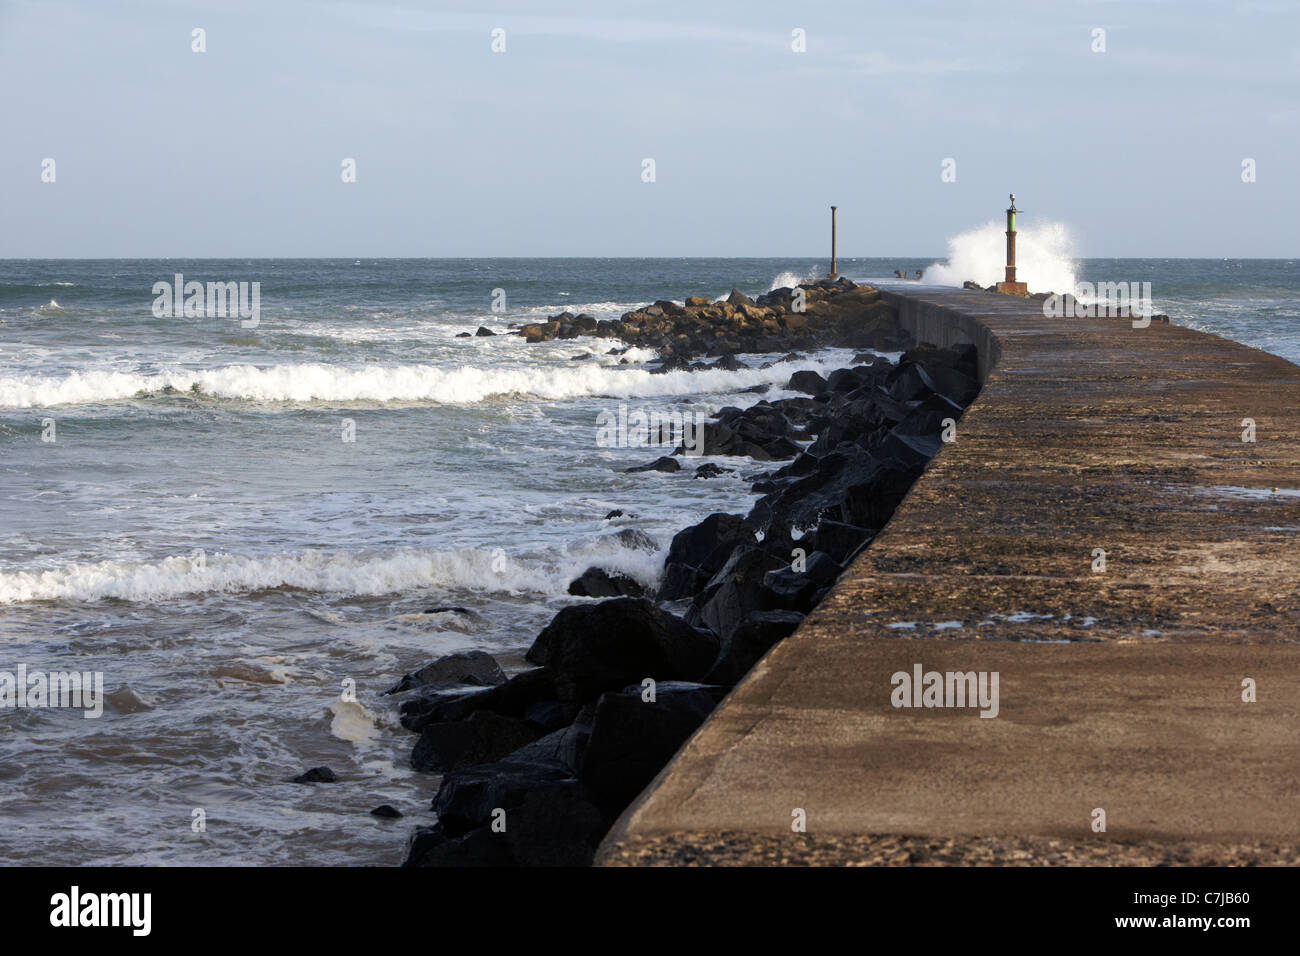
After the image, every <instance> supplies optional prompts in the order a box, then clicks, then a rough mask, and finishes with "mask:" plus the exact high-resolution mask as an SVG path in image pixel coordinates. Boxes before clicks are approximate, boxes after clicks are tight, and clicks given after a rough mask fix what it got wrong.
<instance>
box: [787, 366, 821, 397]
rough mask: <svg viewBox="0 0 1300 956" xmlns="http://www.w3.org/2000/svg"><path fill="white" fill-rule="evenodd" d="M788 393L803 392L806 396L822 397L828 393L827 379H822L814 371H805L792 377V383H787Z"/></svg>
mask: <svg viewBox="0 0 1300 956" xmlns="http://www.w3.org/2000/svg"><path fill="white" fill-rule="evenodd" d="M785 387H786V390H787V391H790V392H803V393H804V394H805V395H820V394H821V393H822V392H824V391H826V379H824V378H822V377H821V376H820V375H818V374H817V373H816V372H814V371H813V370H812V369H805V370H803V371H802V372H795V373H794V374H793V375H791V376H790V381H788V382H786V383H785Z"/></svg>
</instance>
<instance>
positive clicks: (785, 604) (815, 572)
mask: <svg viewBox="0 0 1300 956" xmlns="http://www.w3.org/2000/svg"><path fill="white" fill-rule="evenodd" d="M799 567H801V568H802V570H797V569H796V568H795V567H791V566H788V565H787V566H785V567H782V568H778V569H777V570H775V571H769V572H768V573H767V574H766V575H765V576H764V578H763V587H764V588H765V589H766V591H767V594H766V595H765V597H766V598H767V600H768V601H769V602H770V604H769V608H770V609H773V610H775V609H783V610H792V611H799V612H801V613H804V614H807V613H808V612H809V611H811V610H812V609H813V596H814V595H815V594H817V593H818V592H820V591H821V590H822V589H823V588H826V587H829V586H830V585H831V584H834V583H835V579H836V578H838V577H839V576H840V572H841V571H842V570H844V569H843V568H841V567H840V565H839V564H838V563H837V562H836V561H835V559H834V558H832V557H831V556H830V555H829V554H826V553H825V552H824V551H814V552H813V553H812V554H809V555H807V556H806V557H805V558H804V559H803V561H802V562H800V565H799Z"/></svg>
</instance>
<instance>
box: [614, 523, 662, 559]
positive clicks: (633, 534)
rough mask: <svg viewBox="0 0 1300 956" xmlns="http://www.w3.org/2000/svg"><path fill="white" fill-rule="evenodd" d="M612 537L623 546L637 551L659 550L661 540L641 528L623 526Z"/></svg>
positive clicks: (651, 551)
mask: <svg viewBox="0 0 1300 956" xmlns="http://www.w3.org/2000/svg"><path fill="white" fill-rule="evenodd" d="M610 537H611V538H613V539H614V540H615V541H617V542H618V543H619V544H620V545H622V546H623V547H625V548H631V549H633V550H635V551H649V552H650V553H651V554H653V553H654V552H656V551H658V550H659V542H658V541H656V540H655V539H654V538H652V537H650V535H648V534H646V533H645V532H644V531H642V530H641V529H639V528H623V529H622V530H620V531H616V532H614V533H613V534H612V535H610Z"/></svg>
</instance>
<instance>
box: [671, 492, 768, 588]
mask: <svg viewBox="0 0 1300 956" xmlns="http://www.w3.org/2000/svg"><path fill="white" fill-rule="evenodd" d="M754 540H755V539H754V528H753V527H752V526H750V525H749V524H747V523H746V521H745V519H744V518H742V517H741V516H740V515H729V514H721V513H718V514H711V515H709V516H708V517H707V518H705V519H704V520H703V521H701V522H700V523H699V524H696V525H692V526H691V527H689V528H685V529H683V530H682V531H679V532H678V533H677V534H676V535H675V536H674V537H673V541H672V544H671V545H669V547H668V556H667V558H666V560H665V561H664V577H663V580H662V581H661V582H660V585H659V600H661V601H675V600H677V599H678V598H683V597H689V596H691V595H693V594H695V593H697V592H698V591H699V590H700V589H701V588H703V587H704V585H705V584H707V583H708V581H709V579H710V578H711V577H713V575H714V574H716V573H717V572H718V569H719V568H721V567H722V565H723V564H724V563H725V562H726V560H727V557H728V556H729V555H730V554H731V552H732V551H734V550H735V549H736V548H737V547H738V546H740V545H742V544H750V545H752V544H754Z"/></svg>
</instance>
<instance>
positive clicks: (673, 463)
mask: <svg viewBox="0 0 1300 956" xmlns="http://www.w3.org/2000/svg"><path fill="white" fill-rule="evenodd" d="M681 470H682V466H681V465H680V464H679V463H678V461H677V459H676V458H669V457H668V456H666V455H665V456H663V457H661V458H656V459H655V460H654V461H652V462H650V463H649V464H648V465H637V466H636V467H634V468H624V469H623V471H624V472H626V473H627V474H634V473H636V472H639V471H662V472H664V473H666V474H671V473H672V472H675V471H681Z"/></svg>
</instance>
